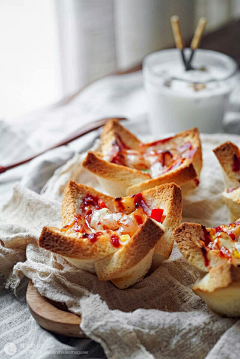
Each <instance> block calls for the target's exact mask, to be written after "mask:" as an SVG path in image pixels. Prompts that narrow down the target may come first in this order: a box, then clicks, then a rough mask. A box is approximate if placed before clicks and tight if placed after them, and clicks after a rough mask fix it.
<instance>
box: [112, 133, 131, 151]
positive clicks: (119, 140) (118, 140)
mask: <svg viewBox="0 0 240 359" xmlns="http://www.w3.org/2000/svg"><path fill="white" fill-rule="evenodd" d="M115 137H116V140H115V141H116V143H117V145H118V147H119V149H121V150H123V149H127V150H130V147H128V146H127V145H126V143H125V142H123V140H122V138H121V136H120V135H119V134H117V133H115Z"/></svg>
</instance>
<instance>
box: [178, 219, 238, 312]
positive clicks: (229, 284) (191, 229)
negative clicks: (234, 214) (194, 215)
mask: <svg viewBox="0 0 240 359" xmlns="http://www.w3.org/2000/svg"><path fill="white" fill-rule="evenodd" d="M173 235H174V239H175V240H176V242H177V245H178V248H179V250H180V252H181V253H182V254H183V256H184V257H185V258H186V259H187V260H188V262H189V263H190V264H192V265H193V266H194V267H195V268H197V269H198V270H199V272H200V273H201V277H200V279H198V280H197V282H196V283H195V284H194V286H193V291H194V292H195V293H196V294H197V295H199V296H200V297H201V298H202V299H203V300H204V301H205V302H206V303H207V304H208V306H209V309H211V310H212V311H214V312H216V313H218V314H221V315H224V316H229V317H234V316H240V302H239V299H240V294H239V293H238V292H239V289H240V268H239V266H240V244H239V245H238V243H239V242H238V241H237V239H238V237H239V236H240V221H237V222H235V223H231V224H230V225H228V226H225V225H221V226H218V227H216V228H205V227H204V226H201V225H200V224H194V223H183V224H181V225H180V226H179V227H178V228H177V229H175V230H174V231H173Z"/></svg>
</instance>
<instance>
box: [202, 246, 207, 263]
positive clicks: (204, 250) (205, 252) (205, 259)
mask: <svg viewBox="0 0 240 359" xmlns="http://www.w3.org/2000/svg"><path fill="white" fill-rule="evenodd" d="M201 251H202V254H203V257H204V262H205V266H206V267H208V266H209V259H208V257H207V254H208V252H207V249H206V247H205V246H201Z"/></svg>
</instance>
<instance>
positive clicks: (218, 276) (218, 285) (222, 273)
mask: <svg viewBox="0 0 240 359" xmlns="http://www.w3.org/2000/svg"><path fill="white" fill-rule="evenodd" d="M193 291H194V293H195V294H197V295H198V296H199V297H200V298H202V299H203V300H204V301H205V302H206V303H207V305H208V307H209V309H210V310H211V311H213V312H215V313H217V314H219V315H222V316H227V317H239V316H240V268H239V267H236V266H234V265H232V264H229V263H227V264H222V265H219V266H217V267H215V268H212V269H210V271H209V273H208V274H206V275H205V276H204V277H203V278H201V279H199V280H197V282H196V283H195V284H194V286H193Z"/></svg>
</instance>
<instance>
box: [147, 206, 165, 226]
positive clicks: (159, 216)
mask: <svg viewBox="0 0 240 359" xmlns="http://www.w3.org/2000/svg"><path fill="white" fill-rule="evenodd" d="M150 217H151V218H152V219H155V221H157V222H160V223H163V221H164V219H165V217H166V216H163V209H161V208H153V209H152V212H151V216H150Z"/></svg>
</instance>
